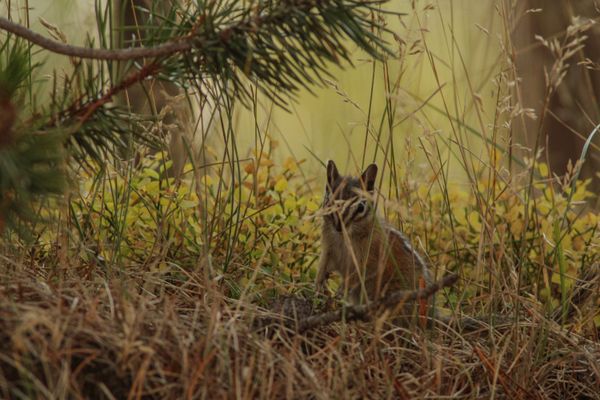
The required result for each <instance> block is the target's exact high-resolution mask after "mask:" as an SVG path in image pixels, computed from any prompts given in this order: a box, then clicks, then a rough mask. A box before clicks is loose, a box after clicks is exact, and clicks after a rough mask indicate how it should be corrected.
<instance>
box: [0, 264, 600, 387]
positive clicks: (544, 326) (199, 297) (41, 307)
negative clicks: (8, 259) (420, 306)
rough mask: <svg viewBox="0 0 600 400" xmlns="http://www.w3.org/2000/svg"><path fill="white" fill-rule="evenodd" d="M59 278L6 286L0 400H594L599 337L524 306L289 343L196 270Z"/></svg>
mask: <svg viewBox="0 0 600 400" xmlns="http://www.w3.org/2000/svg"><path fill="white" fill-rule="evenodd" d="M21 268H22V266H19V267H18V269H21ZM4 269H5V270H6V264H5V268H4ZM27 270H28V271H31V270H37V271H43V270H44V266H43V265H36V266H35V268H33V269H32V268H30V267H28V268H27ZM60 272H61V273H64V275H65V277H63V278H60V279H51V280H48V279H46V278H47V277H44V276H41V275H40V274H38V275H36V276H32V275H31V274H26V273H25V272H18V271H14V270H13V272H11V273H10V275H8V276H7V275H6V272H5V273H4V274H3V276H2V286H1V288H0V294H1V299H2V300H1V301H0V332H1V333H0V335H1V336H2V337H1V340H0V343H1V351H0V374H1V375H0V390H1V393H2V397H4V398H117V399H118V398H142V397H144V398H148V397H151V398H170V399H176V398H240V399H242V398H243V399H248V398H400V399H409V398H415V397H418V398H424V397H430V398H443V397H452V398H491V397H494V398H511V399H512V398H539V399H545V398H555V399H584V398H590V399H592V398H598V387H599V386H600V368H599V365H600V344H599V342H598V338H597V337H596V338H592V337H590V338H586V337H584V336H582V335H581V334H577V333H575V332H573V331H569V330H567V329H563V328H561V327H560V326H559V325H558V324H557V323H555V322H553V321H550V320H548V319H547V318H545V317H544V316H543V313H542V310H540V309H538V308H537V307H535V306H534V305H527V306H526V307H525V309H526V311H527V312H526V313H523V314H522V315H520V316H519V322H518V324H516V323H511V324H506V323H505V324H502V325H495V326H489V325H484V326H483V327H482V328H481V329H479V330H477V331H472V332H461V331H460V330H458V329H456V327H451V326H445V325H441V326H437V327H436V328H433V329H427V330H421V329H416V328H413V329H403V328H394V327H392V326H390V325H388V324H386V323H383V321H375V322H372V323H348V324H344V323H337V324H334V325H332V326H329V327H325V328H323V329H319V330H316V331H312V332H308V333H307V334H305V335H297V334H295V332H294V331H293V330H289V329H286V328H284V327H283V326H282V325H279V326H277V324H276V325H275V326H272V327H270V329H264V328H258V327H257V325H256V324H254V323H253V321H254V320H255V319H256V318H257V317H264V316H266V315H267V314H268V313H267V312H266V311H265V310H263V309H260V308H257V307H255V306H253V305H252V304H248V303H247V302H244V303H240V302H237V301H235V300H232V299H229V298H225V297H223V296H222V294H221V291H220V290H219V288H218V286H215V287H211V288H207V287H204V286H203V285H202V284H201V283H199V282H202V280H203V278H202V277H201V276H196V275H195V274H190V275H189V280H188V281H187V282H186V283H185V284H183V285H179V286H178V285H173V284H172V283H169V282H167V281H165V280H160V279H157V278H154V277H152V276H151V275H149V274H148V273H144V272H141V271H140V272H139V274H138V273H134V272H131V271H128V272H127V274H120V275H119V276H115V277H111V278H107V277H105V276H104V274H98V275H96V276H94V277H93V278H92V279H89V280H81V279H80V278H79V277H77V276H75V275H76V272H74V271H73V270H63V271H60ZM67 275H69V277H66V276H67ZM150 287H151V288H152V289H151V290H149V289H148V288H150ZM521 301H522V304H528V301H527V299H525V298H524V299H521Z"/></svg>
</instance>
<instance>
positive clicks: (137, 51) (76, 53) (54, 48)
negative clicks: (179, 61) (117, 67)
mask: <svg viewBox="0 0 600 400" xmlns="http://www.w3.org/2000/svg"><path fill="white" fill-rule="evenodd" d="M0 29H3V30H5V31H7V32H11V33H13V34H15V35H17V36H19V37H21V38H23V39H25V40H27V41H29V42H31V43H33V44H37V45H38V46H40V47H43V48H44V49H46V50H49V51H51V52H53V53H58V54H63V55H65V56H71V57H79V58H90V59H94V60H118V61H124V60H135V59H139V58H144V57H162V56H169V55H171V54H175V53H179V52H183V51H188V50H190V49H191V48H192V44H191V38H186V40H173V41H169V42H166V43H163V44H160V45H158V46H155V47H129V48H126V49H112V50H110V49H94V48H90V47H80V46H72V45H69V44H65V43H61V42H57V41H55V40H52V39H48V38H47V37H45V36H42V35H40V34H39V33H36V32H34V31H32V30H30V29H27V28H26V27H24V26H23V25H19V24H17V23H15V22H12V21H11V20H9V19H7V18H4V17H0Z"/></svg>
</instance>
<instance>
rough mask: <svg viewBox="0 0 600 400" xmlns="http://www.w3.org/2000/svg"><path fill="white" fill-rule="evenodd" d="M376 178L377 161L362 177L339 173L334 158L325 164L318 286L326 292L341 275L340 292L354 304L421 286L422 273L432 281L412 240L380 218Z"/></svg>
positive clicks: (319, 289) (427, 280) (426, 278)
mask: <svg viewBox="0 0 600 400" xmlns="http://www.w3.org/2000/svg"><path fill="white" fill-rule="evenodd" d="M376 177H377V166H376V165H375V164H371V165H369V166H368V167H367V168H366V169H365V171H364V172H363V173H362V175H361V176H360V177H358V178H355V177H347V176H342V175H340V174H339V172H338V169H337V167H336V165H335V163H334V162H333V161H329V162H328V164H327V185H326V189H325V198H324V201H323V228H322V238H321V246H322V248H321V259H320V263H319V271H318V274H317V280H316V286H317V290H318V291H321V290H323V289H324V288H325V285H326V283H327V279H328V278H329V276H330V275H331V273H333V272H336V273H339V274H340V275H341V277H342V286H341V288H340V289H341V291H342V294H344V295H345V296H346V297H347V299H348V300H349V301H350V302H351V303H354V304H360V303H365V302H367V301H372V300H376V299H379V298H381V297H382V296H385V294H386V293H389V292H392V291H397V290H414V289H417V288H418V287H419V279H420V278H421V277H423V278H424V279H425V281H426V282H427V283H428V282H429V280H430V279H429V272H428V269H427V266H426V264H425V262H424V261H423V259H422V258H421V256H420V255H419V254H418V252H417V251H416V250H415V249H414V248H413V247H412V246H411V244H410V242H409V240H408V239H407V238H406V237H405V236H404V235H403V234H402V233H401V232H400V231H399V230H397V229H395V228H393V227H391V226H390V225H388V224H387V223H386V222H385V221H383V220H381V219H379V218H378V217H377V215H376V213H375V202H374V189H375V179H376ZM408 306H412V305H408ZM405 311H406V312H408V311H409V310H408V309H407V308H405Z"/></svg>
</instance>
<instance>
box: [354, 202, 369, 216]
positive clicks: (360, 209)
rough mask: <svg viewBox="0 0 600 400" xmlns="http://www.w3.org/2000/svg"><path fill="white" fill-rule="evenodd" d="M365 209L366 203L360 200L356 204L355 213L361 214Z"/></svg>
mask: <svg viewBox="0 0 600 400" xmlns="http://www.w3.org/2000/svg"><path fill="white" fill-rule="evenodd" d="M366 209H367V205H366V204H365V203H364V202H362V201H361V202H360V203H358V205H357V206H356V213H357V214H362V213H363V212H365V210H366Z"/></svg>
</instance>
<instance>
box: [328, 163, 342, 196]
mask: <svg viewBox="0 0 600 400" xmlns="http://www.w3.org/2000/svg"><path fill="white" fill-rule="evenodd" d="M339 177H340V173H339V172H338V169H337V167H336V166H335V163H334V162H333V160H329V161H327V188H329V189H330V190H332V189H333V185H334V184H335V182H336V181H337V180H338V179H339Z"/></svg>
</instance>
